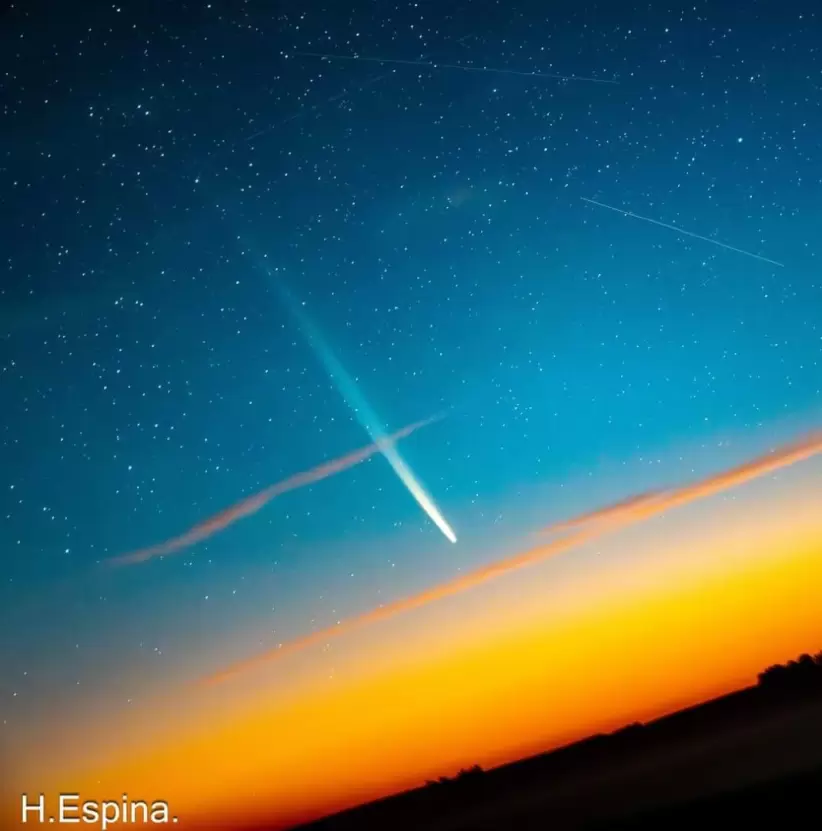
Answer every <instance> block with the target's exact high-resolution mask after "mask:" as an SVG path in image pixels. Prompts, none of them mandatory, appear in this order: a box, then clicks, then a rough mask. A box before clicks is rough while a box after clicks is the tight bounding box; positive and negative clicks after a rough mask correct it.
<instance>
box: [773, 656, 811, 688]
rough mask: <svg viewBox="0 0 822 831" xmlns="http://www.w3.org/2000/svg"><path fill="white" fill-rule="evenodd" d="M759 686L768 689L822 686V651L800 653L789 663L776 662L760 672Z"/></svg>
mask: <svg viewBox="0 0 822 831" xmlns="http://www.w3.org/2000/svg"><path fill="white" fill-rule="evenodd" d="M758 681H759V686H760V687H764V688H767V689H776V688H779V689H805V688H810V687H822V652H817V653H816V655H808V654H807V653H806V654H804V655H800V656H799V657H798V658H797V659H796V660H795V661H788V663H787V664H774V665H773V666H771V667H768V668H767V669H766V670H764V671H763V672H760V673H759V678H758Z"/></svg>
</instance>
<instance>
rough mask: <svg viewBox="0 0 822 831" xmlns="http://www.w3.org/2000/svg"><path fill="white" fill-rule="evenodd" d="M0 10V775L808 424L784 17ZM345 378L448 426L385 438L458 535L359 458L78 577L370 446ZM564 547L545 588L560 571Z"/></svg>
mask: <svg viewBox="0 0 822 831" xmlns="http://www.w3.org/2000/svg"><path fill="white" fill-rule="evenodd" d="M3 15H4V16H3V17H2V18H0V65H1V66H2V73H3V84H2V92H0V95H2V125H3V127H2V131H0V193H1V194H2V204H3V208H2V219H3V234H2V277H1V278H0V403H1V404H2V411H0V412H1V415H0V430H1V431H2V432H1V433H0V472H2V475H0V667H2V670H1V672H2V678H0V731H2V732H0V742H2V746H3V748H4V749H5V750H6V751H7V752H8V753H9V754H10V755H11V756H12V757H14V756H15V755H16V754H18V753H22V751H21V750H20V748H21V747H22V746H23V745H24V744H25V745H26V753H27V754H28V756H29V757H31V758H34V761H31V758H28V757H27V758H28V762H27V764H28V766H29V768H32V767H33V768H34V769H36V768H37V764H39V763H40V762H38V758H39V757H38V756H37V754H38V753H43V752H44V751H43V750H42V748H46V747H51V746H52V741H53V738H54V735H55V732H54V731H59V733H60V735H64V736H65V737H67V741H68V737H71V736H72V735H74V734H73V733H72V730H73V729H77V730H79V729H80V727H78V726H77V725H84V724H87V721H86V720H87V719H89V718H92V717H94V718H99V719H105V720H106V724H107V725H109V727H108V728H107V730H108V733H107V735H108V736H109V737H111V736H112V735H114V734H115V731H116V728H115V727H114V726H112V725H119V724H125V723H127V722H128V720H129V719H130V718H132V716H131V715H130V714H131V713H133V712H137V711H140V712H142V713H143V714H146V713H149V714H151V713H158V712H160V710H161V709H162V707H161V704H159V703H157V702H159V701H160V700H162V701H168V700H171V699H173V698H174V696H175V695H176V694H177V692H176V691H177V690H178V689H179V688H180V686H181V685H185V684H187V683H189V682H192V681H195V680H196V679H197V678H199V677H201V676H202V675H203V674H208V673H211V672H215V671H218V670H219V669H221V668H222V667H224V666H225V665H226V664H230V663H232V662H233V661H237V660H243V659H244V658H247V657H250V656H253V655H254V654H255V653H257V652H259V651H261V650H265V649H269V648H272V647H275V646H276V644H277V643H278V642H281V641H286V640H288V639H290V638H294V637H299V636H301V635H304V634H305V633H306V632H310V631H312V630H313V629H316V628H318V627H325V626H328V625H332V624H334V622H335V621H336V620H338V619H343V618H345V617H347V616H349V615H352V614H356V613H359V612H362V611H366V610H368V609H370V608H372V607H374V606H376V605H378V604H379V603H382V602H390V601H391V600H392V599H396V598H399V597H402V596H405V595H407V594H409V593H413V592H415V591H420V590H423V589H425V588H426V587H427V586H429V585H431V584H436V583H438V582H439V581H442V580H447V579H450V578H452V577H454V576H455V575H457V574H460V573H463V572H465V571H467V570H470V569H472V568H475V567H476V566H478V565H480V564H482V563H485V562H487V561H489V560H490V559H493V558H494V557H495V556H497V555H498V553H499V552H500V551H501V550H502V549H506V550H508V549H509V548H510V549H511V550H516V549H517V547H518V546H520V547H521V544H522V542H523V540H526V539H527V538H528V537H529V535H530V534H531V532H533V531H534V530H536V529H537V528H539V527H542V526H544V525H547V524H549V523H551V522H554V521H557V520H560V519H563V518H566V517H567V516H570V515H572V514H574V513H576V512H580V511H585V510H591V509H593V508H596V507H598V506H600V505H602V504H605V503H608V502H609V501H614V500H617V499H621V498H624V497H626V496H628V495H629V494H631V493H635V492H639V491H642V490H644V489H646V488H649V487H655V486H659V485H670V484H677V483H680V482H682V481H685V480H687V479H689V478H690V477H694V476H701V475H707V474H710V473H712V472H715V471H717V470H721V469H722V468H723V467H727V466H730V465H734V464H738V463H740V462H744V461H745V460H746V459H748V458H749V457H750V456H751V455H754V454H757V453H761V452H763V451H766V450H768V449H769V448H770V447H772V446H775V445H776V444H777V443H778V442H780V441H783V440H785V439H788V438H791V437H793V436H794V435H795V434H796V433H797V432H799V431H802V430H805V429H808V428H811V427H813V426H814V425H818V423H819V418H818V416H819V414H820V408H821V407H822V277H820V273H822V272H820V269H821V268H822V237H820V233H819V230H820V227H822V225H820V223H822V199H820V196H822V13H820V11H819V9H818V8H817V7H816V4H815V3H812V2H809V1H807V0H806V2H794V0H781V2H753V0H751V2H745V3H741V2H736V0H734V2H731V0H710V1H708V0H691V1H690V2H688V3H683V4H677V3H670V2H661V3H645V4H639V3H627V2H599V3H594V2H590V1H589V0H576V1H575V2H564V0H563V2H554V3H550V4H546V3H538V2H531V3H526V2H512V3H506V2H491V1H490V0H464V1H463V2H456V1H455V2H434V0H419V2H415V3H412V2H408V3H393V2H367V0H354V2H353V3H332V2H327V3H319V2H313V0H312V1H311V2H305V3H303V2H297V0H282V2H263V0H250V2H240V1H239V0H235V1H233V2H228V0H224V2H219V1H217V0H215V2H205V0H203V2H198V3H192V2H174V3H171V2H160V0H141V2H131V0H123V2H121V3H98V2H87V3H82V4H72V5H71V9H69V8H68V7H67V6H66V5H65V4H57V3H47V2H21V3H17V4H16V6H15V7H14V8H12V9H11V10H10V11H6V12H4V13H3ZM301 53H303V54H301ZM305 53H314V54H305ZM318 55H333V56H336V57H335V59H324V58H322V57H318ZM352 56H359V57H360V58H362V59H361V60H359V59H358V60H352V59H349V58H351V57H352ZM380 58H382V59H386V60H387V61H396V63H389V62H386V63H380V62H379V61H378V60H377V59H380ZM460 67H465V68H473V70H475V71H469V70H468V69H461V68H460ZM547 76H559V77H547ZM585 199H591V200H596V201H597V202H600V203H604V204H605V205H609V206H613V207H615V208H619V209H620V210H623V211H628V212H632V213H633V214H637V215H639V217H646V218H649V219H653V220H655V221H657V222H662V223H667V224H668V225H672V226H675V227H676V228H679V229H682V230H684V231H688V232H689V233H690V234H695V235H698V236H700V237H707V238H712V239H715V240H717V241H720V242H722V243H723V244H724V245H726V246H732V247H733V248H736V249H740V251H732V250H730V249H728V248H723V247H720V246H718V245H714V244H711V243H710V242H709V241H707V240H701V239H698V238H696V237H694V236H689V235H686V234H680V233H677V232H676V231H675V230H672V229H669V228H663V227H660V226H659V225H655V224H653V223H650V222H647V221H644V220H643V219H640V218H639V217H637V216H625V215H621V214H620V213H618V212H616V211H613V210H608V209H606V208H605V207H602V206H598V205H595V204H592V203H591V202H586V201H585ZM744 252H748V253H747V254H746V253H744ZM752 255H755V256H752ZM760 258H765V260H763V259H760ZM766 260H770V261H772V262H767V261H766ZM280 287H284V288H285V290H286V291H288V292H289V293H290V296H292V297H293V298H295V301H294V302H295V303H296V305H297V306H298V307H299V309H301V310H302V314H303V315H306V316H307V317H305V318H304V319H303V321H302V323H301V322H300V318H299V316H295V315H294V314H292V313H290V311H289V307H288V303H284V302H283V295H282V291H281V290H280ZM306 321H310V323H306ZM306 326H309V327H310V326H313V327H315V330H316V332H319V333H321V337H322V338H323V340H324V343H325V344H326V345H327V349H328V351H329V352H331V353H333V356H334V359H335V360H336V361H337V363H338V366H339V367H343V368H344V372H345V373H347V376H348V380H341V379H340V377H339V376H338V377H336V378H335V377H332V376H333V372H332V373H331V374H329V371H328V366H327V364H326V365H324V363H323V359H322V355H321V354H320V353H321V351H322V349H321V348H318V346H317V343H316V341H314V340H312V339H311V338H310V337H309V336H308V335H307V332H306ZM346 385H347V388H348V390H349V392H350V391H351V389H352V388H355V389H356V392H355V396H356V395H359V396H360V397H361V399H360V400H364V401H367V403H368V406H369V407H371V408H373V410H374V413H375V414H376V415H377V416H378V418H379V420H380V427H381V429H383V430H384V431H385V432H386V433H391V432H393V431H396V430H399V429H400V428H402V427H404V426H406V425H409V424H411V423H414V422H418V421H422V420H425V419H428V418H430V417H432V416H435V415H437V414H439V413H442V412H446V413H447V414H446V416H445V417H444V418H443V419H441V420H439V421H437V422H435V423H432V424H429V425H427V426H425V427H422V428H420V429H419V430H418V431H416V432H415V433H414V434H413V435H411V436H409V437H407V438H404V439H402V440H401V441H400V442H399V443H398V444H397V445H396V447H397V450H398V451H399V453H400V454H401V456H402V459H403V460H404V462H405V463H407V466H408V468H409V469H410V470H412V471H413V474H414V475H415V477H416V478H417V479H418V480H419V482H420V483H421V484H422V486H423V487H424V488H425V490H426V491H427V492H428V494H430V497H431V499H432V500H433V502H434V503H435V504H436V506H437V507H438V509H439V510H440V511H441V512H442V514H443V516H444V517H445V518H446V519H447V521H448V522H449V523H450V525H451V526H452V527H453V529H454V531H455V533H456V535H457V537H458V542H457V544H456V545H451V544H450V543H449V542H448V540H447V539H446V538H445V537H444V536H443V534H442V533H440V531H439V530H438V529H437V527H436V526H435V525H434V523H433V522H432V521H431V520H430V519H429V518H428V517H427V516H426V514H425V513H424V511H423V510H422V509H421V508H420V505H419V504H418V503H417V502H416V501H415V500H414V499H413V498H412V496H411V495H410V494H409V491H408V489H407V488H406V487H405V486H404V485H403V483H402V482H401V481H400V479H399V478H398V476H397V475H396V474H395V473H394V472H393V471H392V469H391V467H390V466H389V464H388V463H387V462H386V460H385V459H384V458H382V457H381V456H380V455H379V454H376V455H374V456H373V457H371V458H370V459H369V460H368V461H366V462H364V463H363V464H360V465H358V466H356V467H352V468H350V469H348V470H345V471H342V472H340V473H338V474H337V475H334V476H330V477H329V478H327V479H325V480H323V481H318V482H316V483H315V484H313V485H311V486H309V487H305V488H302V489H298V490H294V491H292V492H290V493H287V494H284V495H283V496H281V497H278V498H277V499H275V500H273V501H272V502H271V503H270V504H268V505H266V506H265V507H263V508H262V509H261V510H260V511H259V512H257V513H255V514H254V515H253V516H249V517H247V518H245V519H242V520H241V521H238V522H237V523H236V524H233V525H231V526H230V527H228V528H226V529H225V530H224V531H222V532H221V533H218V534H215V535H214V536H212V537H211V538H210V539H207V540H205V541H203V542H200V543H199V544H197V545H194V546H191V547H189V548H186V549H185V550H183V551H180V552H178V553H176V554H174V555H173V556H171V555H169V556H167V557H163V558H155V559H153V560H151V561H150V562H146V563H145V564H140V565H134V566H130V567H128V568H122V569H112V568H107V567H106V562H107V561H108V560H109V559H110V558H114V557H118V556H120V555H123V554H125V553H128V552H130V551H135V550H139V549H142V548H144V547H146V546H151V545H154V544H157V543H161V542H163V541H164V540H167V539H169V538H171V537H174V536H176V535H179V534H181V533H183V532H185V531H186V530H187V529H188V528H190V527H191V526H193V525H195V524H197V523H198V522H201V521H203V520H206V519H208V518H209V517H210V516H212V515H213V514H216V513H218V512H220V511H222V510H224V509H226V508H228V507H229V506H231V505H233V504H234V503H237V502H238V501H239V500H241V499H243V498H245V497H249V496H251V495H253V494H255V493H257V492H258V491H260V490H261V489H263V488H265V487H266V486H268V485H271V484H273V483H277V482H278V481H280V480H283V479H285V478H287V477H289V476H291V475H293V474H296V473H299V472H301V471H307V470H311V469H313V468H315V467H316V466H317V465H319V464H322V463H323V462H326V461H328V460H334V459H338V458H340V457H343V456H345V455H346V454H348V453H350V452H351V451H354V450H356V449H358V448H361V447H364V446H366V445H368V444H369V443H370V442H371V441H372V439H373V438H374V437H375V434H374V430H373V429H372V430H371V435H369V427H373V424H369V423H368V422H369V417H367V416H366V415H365V414H364V413H363V411H362V409H361V408H359V409H358V411H357V412H354V407H352V406H351V403H350V397H349V401H346V397H345V391H344V389H343V388H346ZM797 470H798V469H797ZM806 470H810V468H807V469H806ZM816 470H817V472H818V467H817V468H816ZM791 481H793V480H791ZM804 481H805V480H804V479H803V482H804ZM811 481H812V482H816V484H815V485H813V486H814V487H816V488H817V489H818V487H819V485H818V476H817V478H816V479H815V480H814V479H812V480H811ZM809 487H810V486H809ZM803 492H805V493H807V491H803ZM816 493H817V494H818V490H817V491H816ZM817 504H818V503H817ZM574 556H575V555H573V554H571V555H569V556H568V557H567V558H561V559H558V560H557V561H556V563H557V566H556V567H557V568H558V569H559V571H558V572H557V574H559V575H560V576H562V575H565V578H566V579H571V575H573V574H576V573H577V572H578V573H580V574H582V573H585V574H588V575H589V576H590V575H591V574H593V573H594V566H593V565H592V564H591V562H590V561H589V560H586V559H585V558H584V557H580V558H578V560H576V561H575V560H574ZM575 569H576V571H575ZM557 574H555V577H557ZM557 579H559V578H558V577H557ZM574 579H576V578H574ZM456 617H457V615H456V613H454V618H456ZM449 619H450V618H449ZM454 625H455V626H456V623H455V624H454ZM432 626H433V624H432ZM377 628H378V627H377ZM435 628H436V627H435ZM375 637H376V635H375ZM383 637H384V638H387V639H388V640H389V642H387V646H386V649H387V650H388V651H392V650H393V651H394V652H402V646H401V645H399V640H400V638H399V636H398V641H397V643H395V644H394V646H393V647H392V646H391V644H390V636H389V635H388V634H385V635H384V636H383ZM384 645H385V644H384ZM818 646H820V647H822V643H820V644H818ZM348 648H349V649H352V650H354V651H356V647H355V646H352V645H349V647H348ZM361 648H362V650H366V646H362V647H361ZM333 654H334V653H333V650H332V651H331V653H330V656H329V652H328V651H325V652H322V653H318V654H317V655H315V656H314V657H313V659H312V660H313V661H314V663H313V664H311V665H308V664H301V665H300V666H299V667H297V669H296V670H295V672H297V673H298V674H300V673H301V675H300V678H301V679H302V681H301V683H302V682H305V683H308V681H306V678H308V679H309V680H310V678H309V676H310V675H311V672H316V674H317V678H320V677H321V678H323V679H328V678H332V679H333V677H334V673H335V672H343V671H344V670H343V666H342V664H343V663H344V662H343V660H342V658H339V659H336V660H335V659H334V658H333ZM784 657H785V658H789V657H793V656H792V655H785V656H784ZM312 677H313V676H312ZM273 678H274V680H273V681H267V682H266V683H269V685H274V687H276V685H277V683H283V682H282V679H280V681H279V682H278V680H277V678H276V677H275V676H274V677H273ZM317 683H320V682H319V681H317ZM260 689H261V688H260V687H259V686H258V687H257V688H256V694H258V693H259V691H260ZM271 694H272V696H274V693H273V692H272V693H271ZM248 695H251V693H248ZM212 703H213V702H212ZM214 706H215V707H217V706H225V707H228V705H226V704H225V703H223V705H219V704H214ZM232 706H233V705H232ZM141 707H142V708H143V709H142V710H140V708H141ZM168 707H170V708H171V709H170V710H168V709H166V710H164V712H178V713H179V714H180V718H183V715H182V713H183V711H184V710H188V709H190V707H191V708H195V709H196V706H195V705H193V704H191V705H189V704H186V705H183V704H180V703H179V702H178V703H177V704H176V705H168ZM146 717H148V716H146ZM158 718H159V716H158ZM192 718H193V716H192ZM582 727H583V725H580V729H582ZM87 750H88V752H91V751H90V750H89V749H88V748H87V747H86V746H85V745H84V747H83V748H82V752H83V753H85V752H86V751H87ZM72 752H74V751H72ZM76 752H77V753H80V752H81V751H80V750H77V751H76ZM50 753H51V756H50V764H51V765H52V766H55V765H56V766H58V767H59V764H60V762H61V759H60V758H55V754H54V751H51V752H50ZM66 754H68V751H66ZM57 756H58V757H59V754H57ZM66 764H67V765H68V761H67V762H66ZM21 765H22V762H21ZM158 798H159V797H158Z"/></svg>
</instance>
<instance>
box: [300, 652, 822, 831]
mask: <svg viewBox="0 0 822 831" xmlns="http://www.w3.org/2000/svg"><path fill="white" fill-rule="evenodd" d="M820 748H822V652H819V653H817V654H816V655H810V654H804V655H800V656H799V657H798V658H796V659H795V660H792V661H788V662H787V663H785V664H779V665H775V666H770V667H767V668H766V669H765V670H763V671H762V672H761V673H759V675H758V678H757V683H756V684H754V685H751V686H747V687H744V688H742V689H738V690H735V691H733V692H730V693H727V694H725V695H722V696H719V697H717V698H713V699H710V700H708V701H704V702H702V703H699V704H695V705H693V706H690V707H686V708H683V709H681V710H678V711H676V712H673V713H669V714H667V715H663V716H661V717H659V718H656V719H653V720H652V721H649V722H645V723H642V722H634V723H632V724H628V725H625V726H624V727H622V728H620V729H618V730H614V731H613V732H611V733H598V734H595V735H593V736H589V737H588V738H585V739H582V740H580V741H577V742H574V743H572V744H569V745H566V746H565V747H560V748H556V749H553V750H550V751H548V752H546V753H541V754H538V755H536V756H530V757H527V758H523V759H519V760H518V761H514V762H509V763H508V764H505V765H502V766H500V767H496V768H492V769H489V770H483V768H481V767H480V766H479V765H474V766H473V767H469V768H463V769H462V770H460V771H459V773H457V774H456V776H452V777H447V776H440V777H438V778H437V779H432V780H429V781H428V782H426V783H425V784H426V787H420V788H417V789H414V790H411V791H406V792H404V793H401V794H396V795H394V796H391V797H386V798H384V799H381V800H377V801H375V802H372V803H370V804H368V805H362V806H359V807H358V808H354V809H351V810H349V811H345V812H343V813H341V814H337V815H335V816H332V817H327V818H325V819H322V820H318V821H316V822H314V823H311V824H310V825H307V826H304V828H305V829H309V828H310V829H312V830H313V831H370V829H372V828H373V829H375V831H376V830H377V829H378V830H379V831H384V829H386V828H390V829H392V831H419V829H421V828H429V827H434V826H435V825H436V827H437V828H438V829H439V831H457V829H459V831H466V829H482V831H490V829H493V831H497V829H499V828H510V829H512V831H513V829H517V831H518V829H525V828H528V829H532V828H537V827H539V828H542V827H553V828H556V829H557V831H566V830H567V829H571V828H574V829H577V828H581V827H583V823H582V820H583V818H584V819H585V823H588V822H589V821H591V822H594V821H596V822H600V821H601V822H603V823H605V824H604V825H602V826H601V827H602V828H603V829H605V828H609V829H610V828H611V827H612V826H611V824H610V823H611V822H613V821H614V820H615V818H616V817H618V816H623V817H627V816H631V815H637V816H639V815H640V814H642V813H643V812H647V811H649V810H650V809H651V807H652V806H658V807H660V809H661V808H662V807H664V806H665V805H669V806H672V805H674V803H679V804H684V802H686V801H688V800H698V799H701V798H702V797H706V798H707V796H708V795H709V794H710V793H713V792H716V791H717V789H719V788H728V789H732V788H740V787H741V788H742V790H741V791H740V795H739V796H738V797H734V799H736V802H734V803H733V804H734V805H735V806H736V807H734V808H733V810H734V811H740V810H741V808H740V807H739V805H740V804H741V803H740V800H741V801H742V802H745V801H746V800H747V801H748V802H750V803H751V804H752V805H754V804H756V805H757V808H756V811H754V812H753V814H754V815H757V816H758V815H759V813H760V812H761V810H763V809H762V808H761V805H760V804H759V803H757V802H756V798H757V794H766V793H770V792H771V791H768V788H769V787H770V785H767V782H766V780H771V779H773V780H776V779H777V778H778V777H779V776H783V775H784V774H785V773H786V772H787V770H788V769H793V768H795V769H796V771H801V770H806V769H810V767H811V766H814V769H815V770H816V773H815V774H814V776H816V779H813V782H820V783H822V778H820V777H822V767H820V764H821V763H822V750H820ZM786 760H787V762H786ZM788 762H789V764H788ZM706 771H707V773H706ZM794 778H795V777H794ZM812 778H813V777H812ZM809 781H810V780H809ZM763 782H765V783H766V784H763ZM797 782H798V780H797ZM803 782H804V780H803ZM794 784H796V788H798V789H799V791H801V793H802V794H804V795H805V796H807V795H808V794H812V795H813V798H814V799H816V795H817V793H818V791H817V790H814V788H815V785H813V784H811V785H808V784H807V783H805V784H802V783H801V782H799V783H798V784H797V783H794ZM743 786H744V787H743ZM786 787H787V786H786ZM771 790H773V789H771ZM776 791H779V788H776ZM774 793H776V792H774ZM774 798H776V797H774ZM797 798H798V797H797ZM803 798H804V796H803ZM726 801H727V800H726ZM760 801H761V800H760ZM731 802H733V800H731ZM717 804H719V803H717ZM723 804H724V803H723ZM672 810H673V809H672ZM712 810H714V809H713V808H711V807H710V805H709V804H708V803H706V804H705V805H703V806H702V807H699V806H698V805H695V806H694V811H695V815H700V816H702V815H704V816H708V815H709V814H710V812H711V811H712ZM716 810H717V811H718V812H719V813H718V814H717V816H719V815H720V814H721V811H720V808H716ZM700 811H701V812H702V813H701V814H700ZM669 813H670V812H669ZM666 816H667V815H666ZM648 822H649V823H650V824H647V825H642V824H640V825H638V826H636V827H638V828H639V827H641V828H645V827H649V828H650V827H663V826H665V825H666V824H667V822H662V824H661V825H659V824H656V825H655V824H654V822H655V821H654V820H653V818H652V817H648ZM584 827H586V828H587V827H589V826H588V825H587V824H585V825H584ZM598 827H599V826H598ZM614 827H618V826H614ZM627 827H634V826H627ZM677 827H679V826H677ZM784 827H788V826H787V825H785V826H784Z"/></svg>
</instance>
